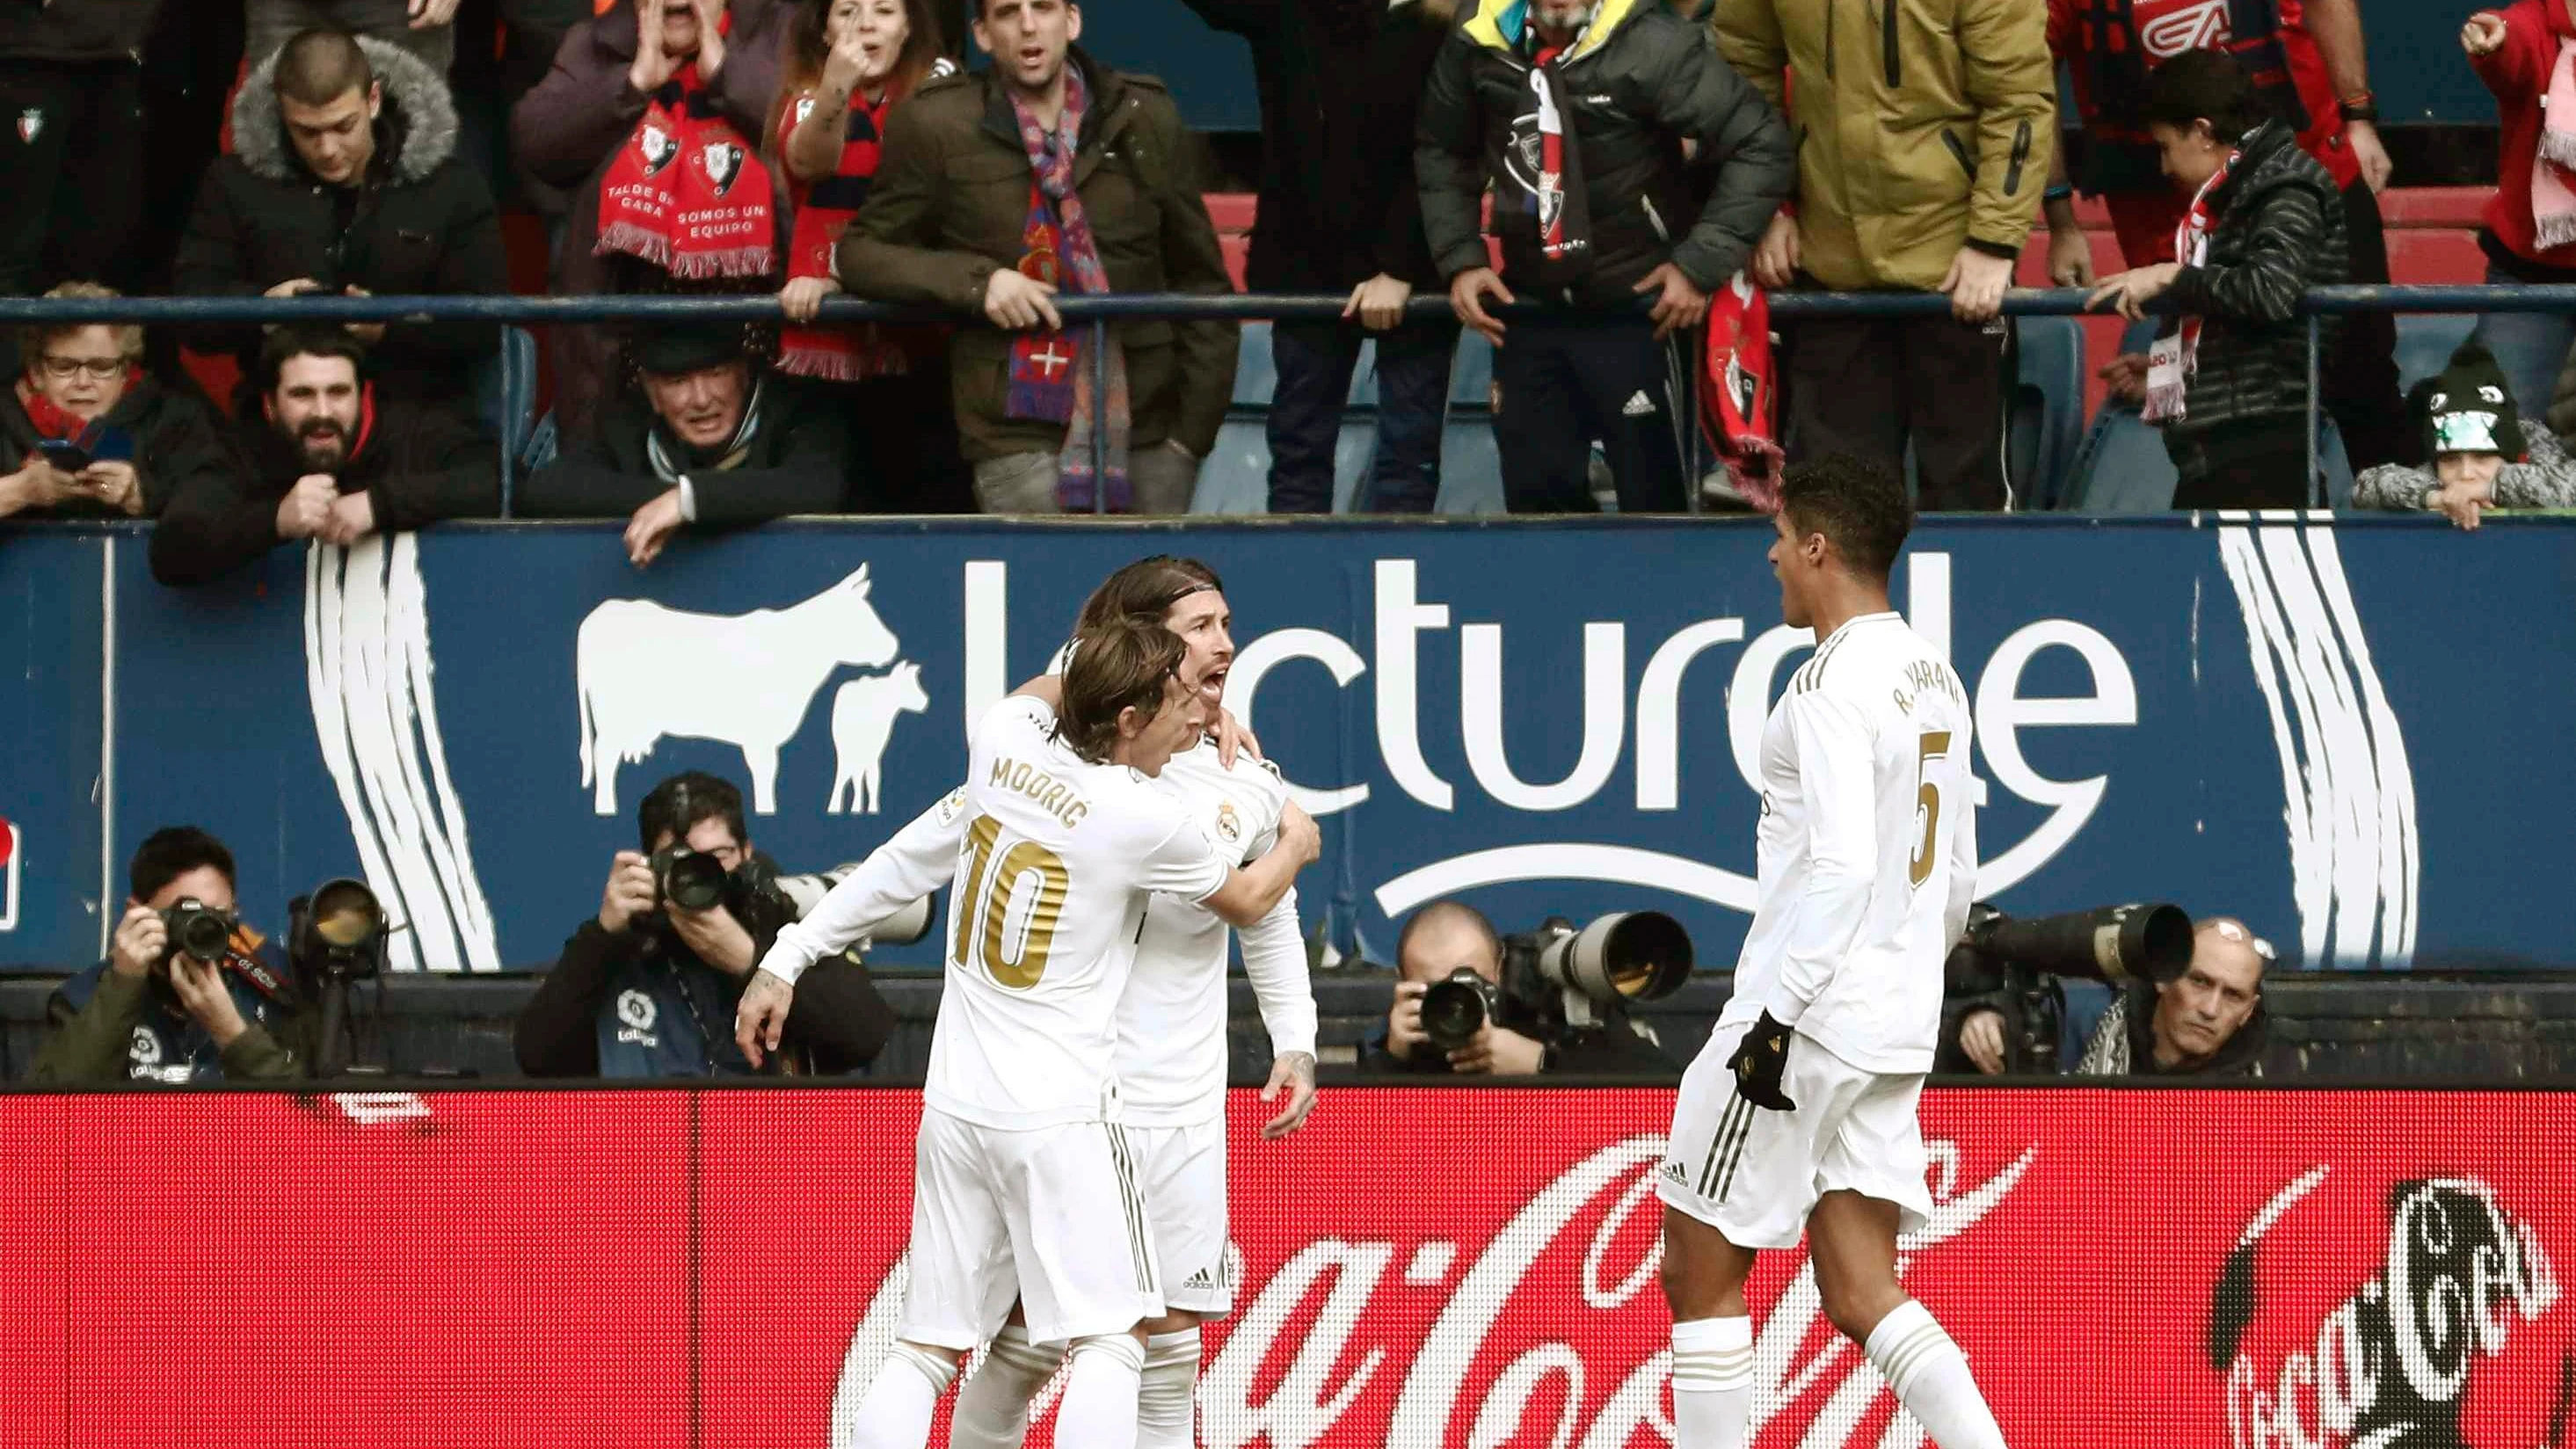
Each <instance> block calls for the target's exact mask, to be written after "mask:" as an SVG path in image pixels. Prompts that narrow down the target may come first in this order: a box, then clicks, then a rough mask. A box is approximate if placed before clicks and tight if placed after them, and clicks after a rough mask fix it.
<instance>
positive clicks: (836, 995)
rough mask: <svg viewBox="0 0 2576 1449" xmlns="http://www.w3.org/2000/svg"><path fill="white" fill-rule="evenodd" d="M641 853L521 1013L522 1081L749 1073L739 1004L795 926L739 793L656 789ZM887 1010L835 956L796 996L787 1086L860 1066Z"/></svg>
mask: <svg viewBox="0 0 2576 1449" xmlns="http://www.w3.org/2000/svg"><path fill="white" fill-rule="evenodd" d="M636 825H637V834H638V835H639V837H640V840H641V845H642V849H640V850H621V851H619V852H618V853H617V856H616V859H615V861H614V862H613V863H612V864H611V865H610V867H609V872H608V883H607V886H606V888H605V889H604V890H603V891H602V892H601V896H600V904H599V914H598V916H597V917H596V918H595V919H592V920H588V921H584V922H582V924H581V929H580V930H578V931H576V932H574V933H573V937H572V939H571V940H570V941H567V942H566V943H565V944H564V950H563V955H562V957H561V958H560V959H559V960H557V961H556V963H555V966H554V969H553V970H552V971H549V972H547V973H546V978H545V981H544V982H543V983H542V984H541V985H540V986H539V987H538V988H537V993H536V995H535V996H533V997H531V998H530V999H529V1001H528V1005H527V1007H526V1009H525V1010H524V1011H522V1012H521V1013H520V1016H519V1024H518V1030H517V1032H516V1035H515V1045H516V1048H517V1052H518V1058H519V1069H520V1070H521V1071H523V1072H526V1073H527V1074H528V1075H529V1076H532V1077H590V1076H600V1077H617V1078H633V1077H704V1076H716V1075H745V1074H749V1073H750V1072H752V1070H753V1068H752V1066H751V1064H750V1063H749V1062H748V1061H747V1060H745V1059H744V1057H743V1055H742V1051H741V1049H740V1048H739V1047H737V1046H736V1045H735V1044H734V1038H733V1032H732V1030H731V1027H732V1025H733V1019H734V1008H735V1003H736V1002H737V1000H738V999H739V998H740V997H741V995H742V989H743V987H744V985H745V984H746V983H747V982H748V981H749V980H750V977H751V972H752V968H753V967H754V966H755V965H757V964H758V963H759V961H760V958H761V956H762V955H763V954H764V953H766V952H767V951H768V949H769V947H770V944H771V942H772V941H774V940H775V939H776V938H777V935H778V931H779V929H780V928H781V927H783V926H785V925H786V924H787V923H788V922H790V921H793V920H794V919H796V914H797V909H796V904H795V902H794V901H793V900H792V899H790V897H789V895H788V893H787V892H786V891H785V890H784V889H782V888H781V886H780V885H779V882H778V874H777V868H776V867H775V866H774V865H773V864H772V863H771V862H770V861H769V859H768V857H766V856H763V855H760V854H759V853H757V852H756V851H754V850H753V849H752V845H751V841H750V840H749V839H748V838H747V837H746V835H745V833H744V827H743V815H742V792H741V791H740V790H738V789H736V788H735V787H734V786H733V785H732V784H730V783H728V782H726V781H724V780H720V779H718V778H716V777H715V776H713V775H708V774H704V773H702V772H699V771H695V770H692V771H689V772H688V773H686V774H681V775H674V776H672V777H671V778H670V779H667V780H664V781H663V782H662V783H661V784H659V785H656V786H655V787H653V792H652V793H651V794H649V795H647V796H645V797H644V803H643V804H642V805H641V806H640V807H638V809H637V811H636ZM893 1030H894V1012H893V1009H892V1008H891V1007H889V1006H887V1005H886V1003H885V1000H884V998H882V997H880V996H879V995H878V994H877V990H876V987H875V985H874V984H873V983H871V982H870V981H869V979H868V974H867V968H865V967H863V966H861V965H859V964H858V963H857V962H856V961H855V960H852V959H849V958H848V957H846V956H843V957H835V958H832V959H829V960H826V961H823V962H820V963H818V964H817V965H816V966H815V967H814V968H813V969H812V970H810V971H808V972H807V973H806V974H805V976H804V977H803V978H802V979H801V980H799V981H798V983H797V992H796V1004H795V1007H794V1009H793V1010H792V1011H791V1012H790V1014H789V1016H788V1018H787V1025H786V1028H785V1035H784V1040H783V1041H782V1043H781V1047H782V1050H781V1051H780V1053H779V1054H778V1056H777V1057H776V1058H775V1060H776V1061H777V1062H778V1063H779V1070H780V1071H781V1072H783V1073H785V1074H788V1075H806V1074H824V1075H828V1074H837V1073H844V1072H851V1071H856V1070H858V1069H859V1068H861V1067H864V1066H865V1065H867V1063H868V1061H869V1059H870V1058H872V1057H874V1056H875V1055H876V1054H877V1052H878V1051H879V1049H881V1048H882V1047H883V1046H884V1045H885V1042H886V1038H887V1037H888V1036H890V1035H891V1034H892V1033H893Z"/></svg>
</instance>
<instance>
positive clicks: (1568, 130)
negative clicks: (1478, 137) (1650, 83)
mask: <svg viewBox="0 0 2576 1449" xmlns="http://www.w3.org/2000/svg"><path fill="white" fill-rule="evenodd" d="M1522 23H1523V24H1524V25H1526V24H1527V21H1526V19H1524V20H1523V22H1522ZM1527 34H1528V38H1529V40H1530V42H1531V43H1533V44H1535V43H1536V32H1535V31H1531V32H1527ZM1576 43H1577V44H1580V43H1581V42H1580V36H1579V34H1578V37H1577V40H1576ZM1573 48H1574V46H1573V45H1568V46H1563V47H1557V46H1540V47H1539V48H1538V49H1537V50H1536V51H1535V52H1534V53H1533V55H1532V57H1531V60H1530V70H1529V92H1528V96H1527V101H1526V104H1525V106H1524V108H1523V109H1522V110H1521V112H1520V114H1519V115H1517V116H1515V117H1514V118H1513V121H1512V129H1511V139H1510V140H1509V141H1508V142H1507V143H1506V144H1507V145H1508V146H1509V147H1510V148H1511V150H1510V154H1509V155H1508V156H1507V157H1506V158H1505V164H1504V165H1503V167H1502V168H1501V174H1500V175H1499V176H1497V177H1495V187H1496V190H1497V191H1498V192H1500V193H1502V194H1501V195H1500V196H1499V197H1498V199H1497V205H1496V207H1495V215H1497V216H1501V215H1503V214H1504V213H1505V207H1506V206H1509V207H1511V208H1513V209H1515V210H1517V211H1519V212H1520V213H1521V214H1523V215H1525V216H1527V217H1529V218H1530V220H1531V223H1532V224H1533V225H1534V226H1535V228H1536V230H1537V232H1538V250H1539V256H1540V257H1541V258H1542V259H1543V260H1544V261H1545V262H1546V263H1547V265H1548V267H1549V269H1550V270H1551V271H1555V270H1558V269H1563V270H1564V271H1565V273H1567V274H1568V279H1570V275H1571V274H1572V273H1573V272H1575V271H1578V270H1579V269H1580V268H1581V266H1582V264H1583V263H1584V262H1587V261H1589V260H1590V259H1591V252H1592V213H1591V208H1590V206H1589V205H1588V204H1587V203H1586V200H1585V197H1584V191H1583V147H1582V144H1581V141H1580V139H1579V138H1578V137H1576V135H1575V134H1574V128H1573V127H1572V126H1571V125H1569V124H1567V119H1568V118H1567V116H1566V112H1565V105H1564V101H1565V97H1566V96H1567V95H1568V94H1569V93H1568V92H1567V90H1566V89H1565V80H1564V61H1565V57H1566V54H1567V52H1569V51H1571V50H1572V49H1573ZM1537 280H1539V281H1541V283H1542V284H1549V283H1550V282H1551V281H1552V280H1553V279H1546V278H1541V279H1537Z"/></svg>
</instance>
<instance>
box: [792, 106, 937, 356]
mask: <svg viewBox="0 0 2576 1449" xmlns="http://www.w3.org/2000/svg"><path fill="white" fill-rule="evenodd" d="M956 69H957V67H956V66H955V65H953V64H951V63H950V62H949V60H948V59H947V57H945V56H942V57H941V58H940V59H939V62H938V63H937V64H936V65H934V66H932V67H931V71H930V78H932V79H936V78H938V77H940V76H944V75H951V74H954V73H955V72H956ZM902 98H903V93H902V91H901V90H900V89H899V88H898V87H896V86H894V85H891V84H889V85H888V86H887V87H886V89H885V91H884V93H883V94H881V95H880V96H879V97H878V98H877V99H876V100H873V101H871V100H869V99H868V98H867V97H865V96H862V95H856V94H854V95H852V96H851V97H850V109H849V116H848V119H847V121H846V122H845V124H844V125H843V127H842V131H841V158H840V160H839V162H838V163H836V164H835V165H834V166H833V168H832V174H831V175H829V176H824V177H819V178H817V179H816V180H815V181H814V183H813V184H812V185H810V186H807V187H805V188H803V194H802V195H799V196H798V197H797V198H796V225H795V230H794V232H793V234H792V235H791V237H790V238H789V241H788V246H787V275H788V276H789V277H790V278H796V277H828V276H831V275H833V272H832V250H833V248H834V247H836V246H838V245H839V244H840V241H841V233H842V232H844V231H846V230H848V229H849V225H850V218H852V217H854V216H856V215H858V214H859V208H860V207H861V206H863V205H865V204H866V202H867V199H868V191H869V189H870V188H871V187H872V186H874V185H875V183H876V175H877V159H878V153H879V149H880V147H881V146H882V145H883V144H884V140H885V123H886V117H887V115H888V114H889V113H891V112H892V111H893V109H894V104H895V102H896V101H898V100H901V99H902ZM818 104H820V103H819V102H818V101H816V100H815V98H814V93H813V92H812V91H807V92H805V93H804V94H803V95H800V96H798V97H797V98H796V100H795V102H794V103H793V104H792V105H790V106H788V107H787V109H786V111H785V113H784V114H782V115H781V116H780V117H779V118H778V138H777V140H778V152H779V154H780V155H785V154H786V152H787V143H788V139H789V138H790V137H792V136H794V135H795V134H796V128H797V127H799V126H801V125H803V124H805V118H806V117H808V116H810V115H812V114H813V113H814V107H815V106H816V105H818ZM778 370H779V371H781V372H785V373H792V374H794V375H796V376H798V377H819V378H824V379H827V380H829V381H832V382H864V381H865V380H867V379H869V378H872V377H892V376H897V375H899V374H902V373H905V372H909V371H911V370H912V359H911V355H910V352H909V350H908V349H907V347H906V346H905V338H904V336H903V332H902V329H897V328H881V327H879V326H878V325H877V324H876V323H874V322H862V323H860V324H859V325H857V326H855V327H789V328H787V329H785V330H783V331H782V332H780V333H779V336H778Z"/></svg>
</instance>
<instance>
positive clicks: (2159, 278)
mask: <svg viewBox="0 0 2576 1449" xmlns="http://www.w3.org/2000/svg"><path fill="white" fill-rule="evenodd" d="M2144 114H2145V117H2146V122H2147V130H2148V131H2149V133H2150V134H2152V135H2153V136H2154V137H2155V139H2156V146H2157V148H2158V149H2159V150H2160V151H2161V152H2162V153H2163V166H2164V173H2165V176H2166V179H2168V180H2169V181H2171V182H2172V183H2173V184H2174V186H2175V188H2176V189H2178V190H2180V191H2182V192H2184V193H2185V194H2187V195H2189V196H2190V197H2191V205H2190V207H2189V209H2188V210H2187V211H2186V213H2185V215H2184V217H2183V222H2182V225H2181V226H2180V227H2179V228H2177V229H2176V231H2175V234H2174V255H2175V257H2176V258H2177V259H2178V260H2175V261H2171V262H2163V263H2159V264H2158V265H2155V266H2151V267H2138V268H2135V269H2132V270H2130V271H2126V272H2122V273H2120V274H2119V275H2117V276H2114V277H2110V278H2106V279H2105V280H2104V281H2103V283H2102V285H2101V286H2100V287H2098V288H2096V289H2095V291H2094V293H2093V305H2096V306H2099V305H2102V304H2104V303H2106V302H2107V303H2111V304H2113V305H2115V306H2116V307H2117V308H2118V310H2119V312H2120V315H2122V316H2124V317H2127V318H2129V319H2130V320H2131V321H2135V320H2137V319H2138V318H2140V317H2142V316H2145V315H2146V306H2147V304H2148V303H2149V302H2152V301H2154V300H2155V299H2156V298H2158V297H2167V296H2169V299H2170V307H2169V309H2168V314H2169V315H2167V316H2166V318H2165V320H2164V322H2163V325H2162V326H2161V328H2160V329H2159V333H2158V336H2157V338H2156V343H2155V346H2154V348H2153V349H2152V350H2151V351H2150V352H2149V354H2148V356H2147V358H2146V359H2144V360H2143V361H2142V362H2140V363H2138V364H2136V365H2135V366H2136V367H2142V368H2143V370H2144V372H2145V376H2144V379H2143V381H2144V384H2145V395H2146V407H2145V411H2144V416H2145V418H2146V420H2147V421H2148V422H2151V423H2155V424H2157V425H2158V426H2160V427H2162V428H2163V429H2164V434H2165V451H2166V452H2167V453H2169V454H2171V455H2172V457H2173V461H2174V469H2175V471H2176V472H2177V473H2178V474H2179V475H2180V482H2179V484H2178V485H2177V486H2176V488H2175V490H2174V507H2176V508H2303V507H2306V506H2307V502H2308V481H2309V480H2308V464H2307V456H2308V434H2307V411H2306V409H2307V379H2308V368H2307V356H2308V353H2307V342H2308V330H2307V322H2306V319H2305V318H2303V317H2301V316H2300V315H2299V311H2298V306H2299V298H2300V296H2301V294H2302V293H2304V292H2305V291H2306V290H2307V289H2308V288H2310V287H2320V286H2328V285H2332V284H2334V283H2338V282H2341V281H2343V280H2344V230H2343V203H2342V198H2341V195H2340V193H2339V192H2338V191H2337V190H2336V188H2335V184H2334V178H2333V177H2332V176H2331V175H2329V174H2327V172H2326V169H2325V168H2324V167H2322V166H2320V165H2318V164H2317V162H2316V158H2314V157H2312V156H2310V155H2308V154H2307V153H2306V152H2304V151H2302V150H2300V149H2299V144H2298V138H2297V137H2296V136H2295V135H2293V134H2292V133H2291V131H2290V128H2289V126H2288V125H2286V124H2285V123H2283V122H2282V121H2281V120H2280V119H2278V117H2277V116H2275V115H2273V114H2272V113H2271V111H2270V108H2269V107H2267V106H2265V105H2264V104H2263V103H2262V102H2261V100H2260V98H2259V97H2258V96H2257V95H2256V93H2255V90H2254V84H2253V82H2252V81H2251V80H2250V79H2248V78H2247V76H2246V74H2245V71H2244V69H2243V68H2242V67H2241V66H2239V65H2237V63H2236V62H2235V61H2234V60H2233V59H2231V58H2230V57H2228V56H2227V55H2226V54H2224V53H2223V52H2218V51H2193V52H2191V53H2189V54H2186V55H2178V56H2176V57H2174V58H2173V59H2172V60H2169V61H2166V62H2165V63H2164V64H2163V65H2161V66H2159V67H2157V68H2156V70H2155V72H2154V73H2153V74H2152V75H2151V76H2150V77H2149V78H2148V82H2147V100H2146V106H2145V111H2144ZM2328 329H2329V337H2328V339H2327V340H2328V341H2331V340H2332V337H2331V331H2332V323H2331V322H2329V324H2328ZM2115 381H2125V382H2126V383H2127V384H2128V385H2130V386H2132V387H2134V386H2135V385H2136V384H2137V383H2138V381H2139V379H2137V378H2134V377H2132V378H2127V379H2120V380H2115Z"/></svg>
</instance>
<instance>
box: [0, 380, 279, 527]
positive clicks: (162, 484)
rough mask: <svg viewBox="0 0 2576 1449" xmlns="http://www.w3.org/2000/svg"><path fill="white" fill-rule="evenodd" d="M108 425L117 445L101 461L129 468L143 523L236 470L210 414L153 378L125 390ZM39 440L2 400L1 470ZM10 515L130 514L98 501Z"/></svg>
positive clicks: (16, 407)
mask: <svg viewBox="0 0 2576 1449" xmlns="http://www.w3.org/2000/svg"><path fill="white" fill-rule="evenodd" d="M107 427H108V432H109V435H110V436H111V437H114V438H115V439H116V445H115V446H114V447H108V446H105V445H102V447H101V449H100V452H101V455H102V456H111V457H121V458H123V459H124V460H125V461H127V462H130V463H132V464H133V465H134V479H135V484H136V486H137V488H138V489H140V491H141V492H142V494H143V516H144V517H145V518H158V517H160V516H161V510H162V509H163V508H165V507H167V506H168V505H169V502H170V500H171V499H172V498H173V497H175V496H177V495H178V494H180V493H183V492H188V491H191V490H194V489H198V488H201V487H204V486H206V485H207V484H209V483H211V484H216V485H220V484H221V483H222V482H223V480H225V479H227V478H229V477H231V476H233V474H234V473H235V472H236V471H237V470H238V468H239V464H238V463H237V462H236V460H235V459H234V456H233V452H232V448H231V445H230V444H229V442H228V441H227V440H226V439H225V437H224V434H223V429H222V426H221V425H220V424H218V423H217V422H216V421H215V416H214V412H213V410H212V409H210V408H208V407H207V406H206V405H205V403H203V402H202V401H200V400H199V399H198V398H197V397H196V396H195V395H194V394H193V393H189V392H184V391H181V390H179V389H177V388H171V387H164V386H162V385H161V383H159V382H158V381H156V380H154V379H152V378H150V377H145V378H140V379H138V380H136V381H135V382H133V383H131V384H129V385H128V386H127V387H126V389H125V395H124V396H123V397H120V398H118V399H117V400H116V406H114V407H112V408H110V409H108V410H107ZM42 438H43V434H41V433H38V432H37V431H36V425H35V423H34V422H32V421H30V420H29V419H28V417H27V408H26V405H25V404H24V403H22V402H20V401H19V400H18V397H17V394H16V392H15V391H14V390H13V391H11V392H10V393H8V394H7V395H6V400H5V401H0V460H6V461H5V462H0V467H15V466H16V464H17V460H18V459H21V458H24V457H26V456H27V455H28V454H30V453H33V452H34V451H36V444H37V443H38V442H39V441H41V440H42ZM15 516H16V517H18V518H20V519H35V518H123V517H126V516H127V515H125V514H123V513H119V512H114V511H111V510H110V509H108V507H107V506H106V505H104V504H102V503H99V502H98V501H96V500H95V499H80V500H78V501H75V502H69V503H62V504H57V505H56V506H54V507H52V508H31V509H28V510H26V511H25V512H22V513H19V514H17V515H15Z"/></svg>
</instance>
